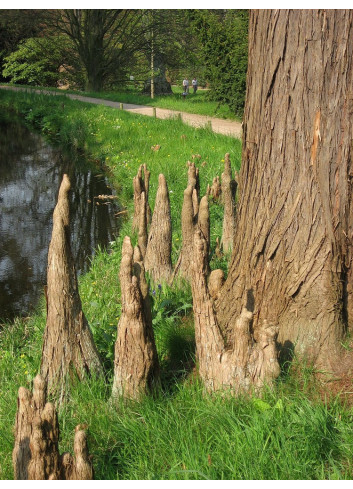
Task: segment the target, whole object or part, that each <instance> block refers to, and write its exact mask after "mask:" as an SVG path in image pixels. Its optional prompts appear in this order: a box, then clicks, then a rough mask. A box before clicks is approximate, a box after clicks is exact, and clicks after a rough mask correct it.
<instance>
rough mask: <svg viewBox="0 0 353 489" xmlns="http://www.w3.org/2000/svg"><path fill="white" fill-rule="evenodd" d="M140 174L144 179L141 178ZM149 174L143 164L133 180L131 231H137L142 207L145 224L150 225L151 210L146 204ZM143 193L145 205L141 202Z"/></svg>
mask: <svg viewBox="0 0 353 489" xmlns="http://www.w3.org/2000/svg"><path fill="white" fill-rule="evenodd" d="M142 172H143V174H144V178H142ZM150 174H151V172H150V171H149V170H147V165H146V163H144V164H143V165H140V167H139V169H138V172H137V175H136V176H135V177H134V178H133V188H134V216H133V219H132V229H133V230H134V231H138V229H139V223H140V214H141V206H143V205H144V207H145V213H146V220H147V224H150V223H151V208H150V205H149V203H148V193H149V182H150ZM143 192H144V193H145V203H144V204H143V203H142V201H141V196H142V193H143Z"/></svg>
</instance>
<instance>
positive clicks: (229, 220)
mask: <svg viewBox="0 0 353 489" xmlns="http://www.w3.org/2000/svg"><path fill="white" fill-rule="evenodd" d="M236 190H237V184H236V181H235V180H234V179H233V178H232V167H231V163H230V158H229V153H227V154H226V155H225V158H224V172H223V173H222V201H223V205H224V218H223V233H222V241H221V245H222V247H223V250H224V251H225V252H226V253H227V252H229V251H231V250H232V249H233V241H234V235H235V194H236Z"/></svg>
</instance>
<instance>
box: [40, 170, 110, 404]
mask: <svg viewBox="0 0 353 489" xmlns="http://www.w3.org/2000/svg"><path fill="white" fill-rule="evenodd" d="M69 190H70V181H69V178H68V176H67V175H64V177H63V180H62V183H61V186H60V190H59V196H58V202H57V205H56V207H55V209H54V214H53V231H52V238H51V242H50V245H49V252H48V270H47V292H46V298H47V322H46V327H45V332H44V342H43V348H42V361H41V374H42V376H43V377H44V379H45V381H46V382H48V388H49V390H50V392H51V393H53V394H55V396H56V397H57V398H58V402H59V403H60V402H61V401H62V399H63V397H64V395H65V392H66V385H67V380H68V377H67V376H68V375H69V373H70V372H71V371H73V372H75V373H76V374H77V375H78V376H79V378H83V376H84V375H85V374H87V373H95V374H102V373H103V367H102V364H101V361H100V358H99V356H98V352H97V350H96V347H95V344H94V341H93V337H92V333H91V331H90V329H89V325H88V322H87V320H86V318H85V316H84V314H83V311H82V305H81V299H80V296H79V292H78V284H77V276H76V270H75V264H74V259H73V256H72V253H71V246H70V233H69V201H68V193H69Z"/></svg>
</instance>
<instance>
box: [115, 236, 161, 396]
mask: <svg viewBox="0 0 353 489" xmlns="http://www.w3.org/2000/svg"><path fill="white" fill-rule="evenodd" d="M133 255H134V250H133V248H132V245H131V242H130V238H129V237H127V236H126V237H125V239H124V242H123V250H122V259H121V267H120V273H119V278H120V286H121V301H122V313H121V317H120V320H119V324H118V337H117V340H116V343H115V361H114V381H113V391H112V397H113V398H114V397H118V396H123V397H126V398H130V399H140V398H141V396H143V395H144V394H146V393H148V392H149V391H150V390H151V389H152V388H153V386H154V385H155V384H156V383H157V382H158V378H159V363H158V357H157V350H156V346H155V342H154V335H153V329H152V324H151V315H150V313H149V315H147V314H146V312H145V308H146V307H147V304H146V296H145V298H144V297H143V294H145V292H146V291H145V290H144V291H143V292H142V291H141V288H140V287H141V284H145V281H144V280H145V279H144V277H143V268H142V267H141V262H140V263H138V262H137V264H138V265H139V273H140V275H139V278H137V277H136V276H134V275H133V267H134V264H133ZM135 256H136V257H137V256H138V250H136V252H135ZM135 269H136V265H135ZM142 288H143V287H142Z"/></svg>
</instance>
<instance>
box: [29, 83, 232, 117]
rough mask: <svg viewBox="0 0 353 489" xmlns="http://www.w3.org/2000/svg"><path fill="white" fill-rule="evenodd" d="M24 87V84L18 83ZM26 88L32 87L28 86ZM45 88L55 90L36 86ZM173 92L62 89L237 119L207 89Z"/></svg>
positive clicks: (98, 96) (191, 112) (91, 95)
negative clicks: (165, 93)
mask: <svg viewBox="0 0 353 489" xmlns="http://www.w3.org/2000/svg"><path fill="white" fill-rule="evenodd" d="M20 86H21V87H24V85H20ZM28 88H34V87H30V86H28ZM38 88H43V89H45V90H53V91H54V90H55V91H58V90H57V89H54V88H47V87H38ZM172 90H173V93H172V94H170V95H156V96H155V97H154V99H153V100H152V99H151V97H150V96H149V95H144V94H142V93H141V92H139V91H138V90H133V89H130V90H125V91H123V90H121V91H114V92H113V91H110V92H108V91H107V92H83V91H79V90H63V93H74V94H79V95H85V96H88V97H95V98H102V99H105V100H112V101H113V102H123V103H128V104H136V105H148V106H151V107H159V108H161V109H169V110H177V111H183V112H188V113H190V114H199V115H207V116H210V117H219V118H221V119H233V120H239V118H238V117H236V116H235V115H234V113H233V112H232V111H231V110H230V109H229V107H228V106H227V105H224V104H220V103H219V102H215V101H212V100H209V96H208V95H209V94H208V90H201V89H200V90H198V91H197V93H196V94H194V93H193V92H192V89H191V90H190V93H189V95H188V96H187V97H186V98H184V97H182V88H180V87H175V86H173V87H172Z"/></svg>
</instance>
